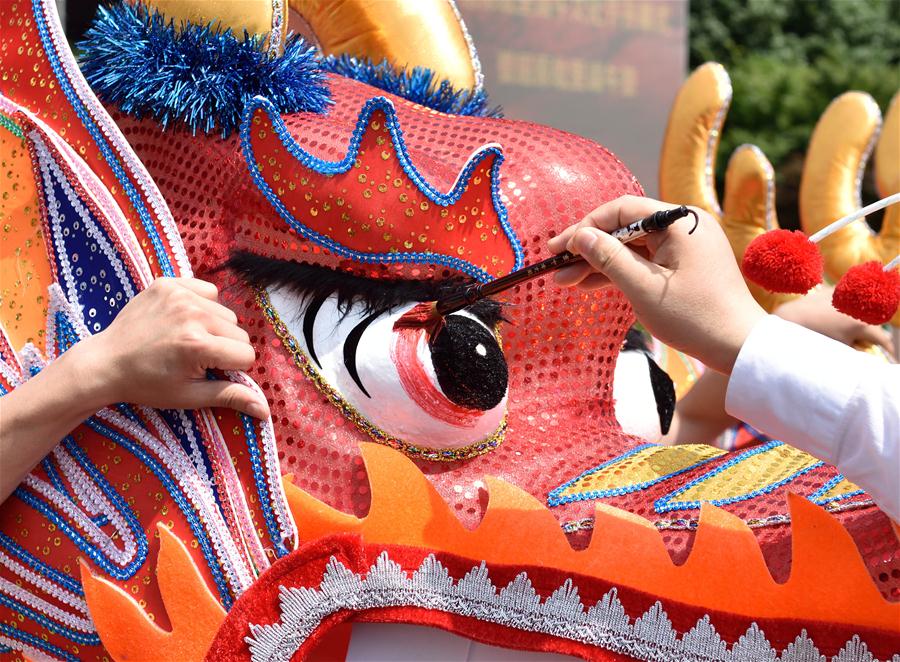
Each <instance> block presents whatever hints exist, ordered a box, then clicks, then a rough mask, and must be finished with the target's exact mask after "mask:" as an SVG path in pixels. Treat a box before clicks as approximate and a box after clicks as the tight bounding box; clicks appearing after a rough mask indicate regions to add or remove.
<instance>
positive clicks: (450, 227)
mask: <svg viewBox="0 0 900 662" xmlns="http://www.w3.org/2000/svg"><path fill="white" fill-rule="evenodd" d="M444 227H445V228H447V232H453V228H454V227H455V226H454V225H453V223H447V225H445V226H444Z"/></svg>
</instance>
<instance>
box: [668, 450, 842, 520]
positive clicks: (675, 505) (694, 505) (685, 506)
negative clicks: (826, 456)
mask: <svg viewBox="0 0 900 662" xmlns="http://www.w3.org/2000/svg"><path fill="white" fill-rule="evenodd" d="M783 445H784V444H783V443H782V442H780V441H770V442H769V443H767V444H763V445H762V446H757V447H755V448H751V449H750V450H747V451H744V452H743V453H741V454H740V455H738V456H736V457H733V458H731V459H730V460H728V461H727V462H723V463H722V464H720V465H719V466H717V467H716V468H715V469H713V470H712V471H709V472H707V473H705V474H703V475H702V476H698V477H697V478H695V479H694V480H692V481H690V482H688V483H685V484H684V485H682V486H681V487H679V488H678V489H677V490H675V491H673V492H670V493H669V494H666V495H665V496H664V497H661V498H659V499H657V500H656V502H655V503H654V504H653V509H654V510H655V511H656V512H657V513H667V512H671V511H673V510H697V509H698V508H700V507H701V505H702V504H704V503H711V504H713V505H714V506H725V505H728V504H730V503H737V502H739V501H747V500H748V499H754V498H756V497H758V496H762V495H763V494H771V493H772V492H774V491H775V490H777V489H778V488H779V487H782V486H783V485H787V484H788V483H790V482H791V481H792V480H795V479H796V478H798V477H800V476H802V475H803V474H805V473H809V472H810V471H812V470H813V469H817V468H819V467H821V466H823V465H824V464H825V463H824V462H816V463H815V464H812V465H810V466H808V467H804V468H803V469H800V470H798V471H795V472H794V473H792V474H790V475H789V476H787V477H785V478H782V479H781V480H779V481H776V482H774V483H770V484H768V485H765V486H763V487H760V488H757V489H755V490H751V491H749V492H745V493H743V494H738V495H734V496H730V497H725V498H723V499H708V500H707V499H705V500H696V501H676V500H675V499H676V497H678V496H679V495H681V494H683V493H684V492H687V491H688V490H689V489H691V488H692V487H694V486H695V485H699V484H700V483H703V482H706V481H707V480H709V479H710V478H712V477H713V476H717V475H719V474H720V473H722V472H723V471H727V470H729V469H731V468H732V467H733V466H735V465H737V464H740V463H741V462H744V461H745V460H747V459H748V458H750V457H753V456H754V455H759V454H760V453H768V452H769V451H771V450H772V449H773V448H777V447H778V446H783Z"/></svg>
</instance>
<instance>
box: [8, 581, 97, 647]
mask: <svg viewBox="0 0 900 662" xmlns="http://www.w3.org/2000/svg"><path fill="white" fill-rule="evenodd" d="M0 605H3V606H5V607H9V608H10V609H12V610H13V611H15V612H17V613H19V614H21V615H22V616H24V617H25V618H30V619H31V620H33V621H34V622H35V623H39V624H41V625H43V626H44V627H45V628H47V629H48V630H50V632H55V633H56V634H58V635H59V636H61V637H65V638H66V639H68V640H69V641H74V642H75V643H76V644H81V645H83V646H99V645H100V637H99V636H98V635H97V634H96V632H95V633H93V634H89V633H87V632H79V631H78V630H73V629H71V628H67V627H66V626H64V625H60V624H59V623H58V622H57V621H54V620H53V619H52V618H49V617H47V616H46V615H44V614H42V613H41V612H39V611H37V610H35V609H32V608H31V607H29V606H28V605H23V604H22V603H20V602H19V601H18V600H14V599H12V598H10V597H9V596H7V595H4V594H3V593H0Z"/></svg>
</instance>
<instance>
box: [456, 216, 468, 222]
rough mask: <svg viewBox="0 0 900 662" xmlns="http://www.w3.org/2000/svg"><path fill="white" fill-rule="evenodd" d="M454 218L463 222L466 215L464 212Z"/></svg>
mask: <svg viewBox="0 0 900 662" xmlns="http://www.w3.org/2000/svg"><path fill="white" fill-rule="evenodd" d="M456 220H458V221H459V222H460V223H465V222H466V215H465V214H460V215H459V217H458V218H457V219H456Z"/></svg>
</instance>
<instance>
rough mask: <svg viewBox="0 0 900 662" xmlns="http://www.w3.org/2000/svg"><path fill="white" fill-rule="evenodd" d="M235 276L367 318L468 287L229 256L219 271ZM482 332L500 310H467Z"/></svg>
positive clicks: (490, 305)
mask: <svg viewBox="0 0 900 662" xmlns="http://www.w3.org/2000/svg"><path fill="white" fill-rule="evenodd" d="M222 268H223V269H230V270H232V271H234V272H235V273H236V274H238V275H239V276H241V277H242V278H243V279H244V280H245V281H247V283H249V284H250V285H253V286H254V287H261V288H266V287H272V286H277V287H285V288H288V289H289V290H291V291H293V292H294V293H295V294H298V295H301V296H303V298H304V300H305V305H306V306H309V305H311V304H312V302H315V301H318V300H319V299H320V298H322V299H324V298H326V297H328V296H331V295H336V296H337V298H338V310H340V312H341V313H342V314H344V315H347V314H348V313H349V312H350V309H351V307H352V306H353V305H354V304H355V305H361V306H363V312H364V313H365V314H366V315H371V314H372V313H375V312H384V311H387V310H390V309H392V308H396V307H398V306H401V305H404V304H407V303H409V302H411V301H435V300H437V299H439V298H441V297H442V296H445V295H446V294H448V293H450V292H453V291H455V290H457V289H458V288H460V287H463V286H465V285H467V284H468V283H469V282H470V281H468V280H466V279H463V278H455V279H449V280H444V281H419V280H376V279H372V278H363V277H361V276H354V275H352V274H349V273H346V272H344V271H338V270H335V269H330V268H328V267H324V266H321V265H315V264H306V263H302V262H294V261H292V260H279V259H275V258H268V257H262V256H260V255H256V254H254V253H250V252H247V251H238V252H235V253H232V255H231V257H230V258H229V259H228V261H227V262H226V263H225V264H224V265H222ZM466 310H468V311H469V312H470V313H472V314H473V315H475V316H477V317H478V318H479V319H480V320H481V321H482V322H484V323H485V324H486V325H487V326H494V325H495V324H498V323H499V322H501V321H506V320H505V319H504V317H503V311H502V307H501V304H500V303H499V302H497V301H494V300H491V299H484V300H482V301H479V302H478V303H476V304H474V305H472V306H470V307H469V308H467V309H466Z"/></svg>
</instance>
